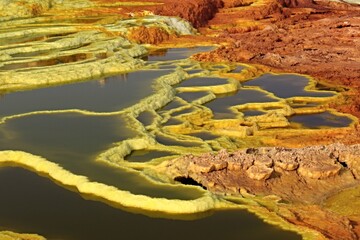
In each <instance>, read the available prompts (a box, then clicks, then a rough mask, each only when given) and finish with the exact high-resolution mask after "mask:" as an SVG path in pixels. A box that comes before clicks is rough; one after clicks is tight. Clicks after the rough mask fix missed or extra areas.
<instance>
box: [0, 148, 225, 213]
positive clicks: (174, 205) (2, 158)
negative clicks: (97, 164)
mask: <svg viewBox="0 0 360 240" xmlns="http://www.w3.org/2000/svg"><path fill="white" fill-rule="evenodd" d="M0 163H13V164H17V165H20V166H23V167H26V168H30V169H32V170H33V171H36V172H38V173H45V174H46V175H48V176H49V177H50V178H51V179H53V180H55V181H57V182H59V183H61V184H63V185H65V186H71V187H75V188H76V189H77V190H78V191H79V192H80V193H83V194H92V195H94V196H97V197H101V198H104V199H105V200H108V201H110V202H114V203H117V204H120V205H122V206H124V207H130V208H138V209H143V210H148V211H161V212H165V213H170V214H188V213H197V212H205V211H208V210H212V209H215V208H221V207H226V206H227V205H228V204H226V203H225V202H223V201H221V200H219V199H218V198H216V197H215V196H214V195H212V194H210V193H205V194H204V196H203V197H201V198H198V199H195V200H187V201H185V200H169V199H165V198H151V197H148V196H145V195H135V194H132V193H130V192H128V191H123V190H120V189H117V188H115V187H112V186H108V185H105V184H102V183H98V182H91V181H89V179H88V178H87V177H85V176H81V175H75V174H73V173H71V172H69V171H67V170H65V169H64V168H62V167H60V166H59V165H57V164H55V163H53V162H50V161H48V160H46V159H44V158H42V157H39V156H35V155H32V154H29V153H26V152H21V151H0Z"/></svg>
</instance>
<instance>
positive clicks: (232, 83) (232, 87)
mask: <svg viewBox="0 0 360 240" xmlns="http://www.w3.org/2000/svg"><path fill="white" fill-rule="evenodd" d="M239 85H240V84H239V81H237V80H235V79H231V78H229V79H228V83H226V84H219V85H212V86H193V87H177V89H178V90H179V91H181V92H197V91H201V92H202V91H211V92H213V93H215V94H222V93H229V92H235V91H236V90H238V89H239Z"/></svg>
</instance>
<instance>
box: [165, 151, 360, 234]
mask: <svg viewBox="0 0 360 240" xmlns="http://www.w3.org/2000/svg"><path fill="white" fill-rule="evenodd" d="M359 162H360V145H351V146H347V145H343V144H333V145H328V146H312V147H306V148H299V149H288V148H271V147H264V148H257V149H254V148H249V149H244V150H239V151H236V152H233V153H228V152H227V151H226V150H222V151H220V152H219V153H218V154H210V153H209V154H204V155H201V156H193V155H187V156H184V157H182V158H179V159H174V160H172V161H169V162H166V163H165V164H164V165H162V166H161V167H162V169H161V168H160V171H162V172H165V173H166V174H167V175H168V176H169V177H172V178H174V180H176V181H180V182H182V183H185V184H198V185H200V186H202V187H204V188H206V189H208V190H210V191H212V192H215V193H220V194H230V195H244V194H245V196H246V195H247V194H253V195H256V196H267V195H276V196H279V197H280V198H281V199H282V200H283V201H285V202H287V203H291V204H280V205H278V207H277V208H276V209H272V211H275V212H276V213H277V214H278V215H279V216H281V217H282V218H284V219H286V220H287V221H288V222H290V223H293V224H296V225H299V226H305V227H308V228H311V229H314V230H316V231H318V232H320V233H321V234H322V235H323V236H324V237H325V238H326V239H358V236H359V235H360V231H359V229H358V228H357V226H358V218H354V216H347V217H346V216H341V215H339V214H335V213H333V212H332V211H331V210H327V209H326V208H323V207H321V205H319V203H321V202H323V201H324V200H326V198H327V197H328V196H330V195H333V194H335V193H337V192H339V191H341V190H342V189H344V188H349V187H351V186H356V185H358V184H359V179H360V167H359V166H360V165H359ZM355 216H356V215H355Z"/></svg>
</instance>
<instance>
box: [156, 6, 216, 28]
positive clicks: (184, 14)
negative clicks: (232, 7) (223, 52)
mask: <svg viewBox="0 0 360 240" xmlns="http://www.w3.org/2000/svg"><path fill="white" fill-rule="evenodd" d="M222 6H223V3H222V1H221V0H196V1H193V0H184V1H173V2H166V3H165V4H164V5H161V6H159V7H158V8H156V10H155V11H154V12H155V14H158V15H162V16H178V17H181V18H184V19H186V20H188V21H189V22H191V23H192V24H193V26H194V27H200V26H204V25H205V24H206V23H207V21H208V20H209V19H211V18H213V17H214V15H215V13H216V12H217V11H218V9H219V8H221V7H222Z"/></svg>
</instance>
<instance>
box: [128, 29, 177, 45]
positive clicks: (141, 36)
mask: <svg viewBox="0 0 360 240" xmlns="http://www.w3.org/2000/svg"><path fill="white" fill-rule="evenodd" d="M127 37H128V38H129V39H130V40H132V41H134V42H136V43H140V44H143V43H149V44H158V43H161V42H163V41H165V40H168V39H169V37H170V34H169V33H168V32H167V31H166V30H164V29H162V28H158V27H145V26H140V27H138V28H135V29H133V30H131V31H129V33H128V35H127Z"/></svg>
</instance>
